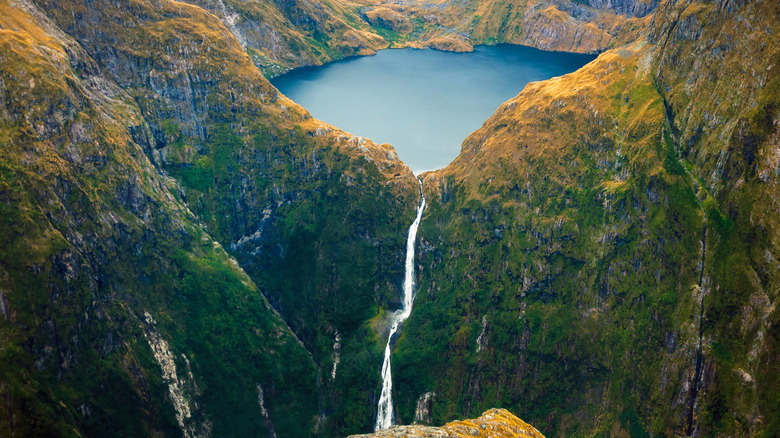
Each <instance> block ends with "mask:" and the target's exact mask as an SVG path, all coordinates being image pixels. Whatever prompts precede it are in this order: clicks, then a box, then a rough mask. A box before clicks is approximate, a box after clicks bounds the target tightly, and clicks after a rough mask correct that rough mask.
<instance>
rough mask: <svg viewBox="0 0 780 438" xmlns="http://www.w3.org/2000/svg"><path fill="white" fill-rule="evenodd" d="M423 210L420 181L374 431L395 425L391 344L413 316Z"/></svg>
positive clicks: (392, 319) (423, 198)
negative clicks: (416, 244)
mask: <svg viewBox="0 0 780 438" xmlns="http://www.w3.org/2000/svg"><path fill="white" fill-rule="evenodd" d="M423 210H425V195H423V192H422V181H420V206H419V207H418V208H417V217H415V218H414V222H412V226H411V227H409V236H408V237H407V238H406V265H405V276H404V300H403V303H402V304H401V308H400V309H398V310H396V311H395V312H393V315H392V316H391V317H390V334H389V335H388V337H387V345H386V346H385V358H384V361H383V362H382V393H381V395H380V396H379V405H378V407H377V414H376V424H375V426H374V430H375V431H377V430H382V429H387V428H388V427H390V426H392V425H393V373H392V370H391V369H390V342H391V341H392V340H393V335H395V333H396V332H397V331H398V327H399V326H400V325H401V323H403V322H404V321H406V319H407V318H409V315H411V314H412V302H413V300H414V242H415V239H416V238H417V227H419V226H420V220H421V219H422V214H423Z"/></svg>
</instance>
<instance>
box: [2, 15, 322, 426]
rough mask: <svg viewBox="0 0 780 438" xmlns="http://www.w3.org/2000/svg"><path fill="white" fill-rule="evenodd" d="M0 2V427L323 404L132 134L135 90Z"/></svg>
mask: <svg viewBox="0 0 780 438" xmlns="http://www.w3.org/2000/svg"><path fill="white" fill-rule="evenodd" d="M0 9H2V13H1V14H0V23H2V33H3V37H2V48H1V49H0V50H1V52H0V53H1V54H0V56H1V57H2V59H3V63H2V65H3V74H2V78H3V81H2V95H3V102H4V106H3V110H2V117H1V119H2V125H1V126H2V128H0V133H2V139H3V141H2V144H3V157H2V159H1V160H0V163H1V164H0V168H2V178H0V184H1V186H0V187H2V189H1V190H0V193H2V201H3V202H2V203H1V204H0V205H2V209H3V210H2V226H0V232H2V239H1V240H2V241H3V245H2V252H1V253H0V260H1V262H0V273H2V274H1V275H0V294H1V295H0V299H1V300H2V313H3V317H2V318H0V324H1V326H0V327H1V328H0V330H2V339H3V341H2V347H1V348H0V361H2V362H1V364H0V373H1V374H0V391H2V396H3V399H4V400H5V403H3V406H2V415H0V431H2V435H4V436H83V435H112V436H138V435H156V434H164V435H181V434H182V433H184V434H185V435H187V436H191V435H193V434H198V435H200V434H203V433H205V432H208V431H213V432H214V433H231V434H232V433H242V431H243V432H248V431H250V430H252V431H262V430H266V431H268V430H269V428H273V427H275V428H276V429H277V430H278V431H279V432H281V433H285V434H288V433H289V434H298V433H305V431H306V430H307V429H308V427H307V425H305V424H303V425H302V424H300V423H296V422H292V421H290V419H289V416H288V414H285V412H288V411H289V410H290V409H298V410H300V411H301V412H309V415H311V416H313V415H314V414H315V409H316V399H315V398H314V397H312V396H311V394H310V393H308V392H307V391H306V389H307V388H310V387H311V386H312V385H314V384H315V373H316V371H315V366H314V364H313V362H312V361H311V360H310V358H309V356H308V354H307V353H306V350H305V349H304V348H303V347H302V346H301V345H300V344H299V342H298V341H297V340H296V339H295V337H294V335H293V334H292V333H291V332H290V330H289V329H288V328H287V326H286V324H285V323H284V322H283V321H282V320H281V318H279V316H278V315H277V314H276V313H275V312H273V311H272V310H271V309H270V307H269V306H268V304H267V302H266V300H265V299H264V298H263V296H262V295H261V294H260V292H259V291H258V289H257V287H256V286H255V285H254V283H252V281H251V280H250V279H249V278H248V277H247V276H246V274H245V273H244V272H243V271H241V270H240V269H239V268H238V267H237V266H236V265H235V262H234V261H233V260H232V259H230V257H229V256H228V255H227V254H226V253H225V251H224V250H222V248H221V247H220V246H219V244H217V243H216V242H214V241H213V240H212V239H211V238H210V237H209V236H208V235H207V234H206V233H204V231H203V230H202V229H201V227H200V226H199V224H198V222H197V220H196V219H195V218H194V217H193V215H192V214H191V213H190V212H189V211H188V210H187V208H186V206H185V205H184V204H183V203H182V202H181V201H180V200H178V199H176V197H174V196H173V195H172V192H171V189H172V188H173V187H175V184H174V183H173V182H172V181H171V180H169V179H167V178H165V177H162V176H161V175H160V174H159V173H158V172H157V171H156V169H155V168H154V167H153V166H152V164H151V163H150V162H149V160H148V159H147V158H146V155H144V151H143V149H142V148H140V147H139V146H138V145H137V144H136V143H134V142H133V141H132V138H131V135H130V132H129V131H128V124H129V125H131V126H132V125H133V124H134V123H139V122H140V120H141V114H140V111H139V110H138V108H137V107H136V106H135V105H134V104H133V101H132V100H131V99H130V98H129V97H128V96H127V95H126V94H125V93H124V92H123V91H122V90H121V89H120V88H118V87H117V86H116V85H114V84H112V83H111V82H110V81H107V80H106V79H105V77H103V76H101V74H100V69H99V67H98V65H97V64H96V63H95V61H94V60H93V59H92V58H90V57H89V55H88V54H87V53H86V52H84V50H83V49H82V48H81V47H80V46H79V45H78V44H77V43H76V42H75V41H73V40H72V39H71V38H69V37H68V36H67V35H65V34H64V33H62V32H61V31H59V30H58V29H57V28H56V27H55V26H54V25H53V24H52V23H51V22H50V21H49V20H47V19H46V18H45V17H44V16H43V15H42V13H41V12H40V10H37V9H36V8H35V7H33V6H32V5H30V4H28V3H16V4H14V5H13V6H11V5H10V4H9V3H8V2H3V3H0ZM238 349H240V350H242V351H244V354H243V355H242V356H241V358H240V359H239V360H235V361H231V362H225V361H223V356H224V355H225V354H228V355H233V354H234V353H233V352H235V351H237V350H238ZM281 358H286V360H289V361H290V363H288V364H282V361H281ZM259 391H265V394H266V399H265V403H264V404H259V403H258V392H259ZM293 407H294V408H293ZM234 415H235V416H236V417H237V418H238V419H239V420H236V418H233V419H232V420H231V417H232V416H234ZM269 415H270V417H269ZM271 419H273V420H274V421H275V424H272V423H271V421H270V420H271Z"/></svg>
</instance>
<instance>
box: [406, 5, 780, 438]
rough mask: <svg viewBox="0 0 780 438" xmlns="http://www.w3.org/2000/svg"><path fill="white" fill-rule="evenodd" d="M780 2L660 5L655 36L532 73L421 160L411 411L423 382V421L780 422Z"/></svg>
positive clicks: (677, 427)
mask: <svg viewBox="0 0 780 438" xmlns="http://www.w3.org/2000/svg"><path fill="white" fill-rule="evenodd" d="M776 8H777V5H776V4H774V3H772V2H750V3H748V4H736V3H733V2H726V3H723V2H721V3H705V2H701V3H700V2H676V3H674V4H670V3H665V4H662V5H661V6H659V9H658V11H657V12H656V15H655V17H654V20H655V22H654V27H653V30H652V32H651V36H650V38H649V39H648V41H640V42H638V43H635V44H633V45H631V46H627V47H623V48H620V49H616V50H613V51H610V52H607V53H605V54H602V55H601V56H600V57H599V58H598V59H597V60H595V61H594V62H592V63H591V64H589V65H587V66H585V67H584V68H583V69H581V70H579V71H577V72H575V73H572V74H570V75H567V76H564V77H562V78H555V79H552V80H549V81H545V82H541V83H535V84H529V85H528V86H527V87H526V89H525V90H524V91H523V92H522V93H521V94H520V95H518V97H516V98H515V99H512V100H511V101H509V102H507V103H505V104H504V105H502V107H501V108H500V109H499V110H498V112H497V113H496V114H495V115H494V116H493V117H491V119H489V120H488V121H487V122H486V123H485V125H484V126H483V127H482V128H481V129H480V130H478V131H476V132H475V133H473V134H472V135H471V136H470V137H469V138H468V139H467V140H466V141H465V142H464V145H463V150H462V153H461V155H460V156H459V157H458V158H457V159H456V160H455V161H454V162H453V163H452V164H451V165H450V166H449V167H447V168H445V169H443V170H441V171H438V172H434V173H431V174H427V175H426V176H425V186H426V190H427V192H428V195H429V196H428V197H429V198H430V199H431V203H430V204H431V205H430V207H429V209H428V211H427V214H426V217H425V218H424V219H423V222H422V225H421V228H420V233H421V236H422V239H423V240H422V243H421V248H422V254H421V256H420V270H421V271H420V272H421V273H420V276H421V279H420V282H419V284H420V286H419V290H418V295H417V303H416V304H415V312H414V313H413V314H412V316H411V318H410V319H409V320H408V321H407V323H406V327H404V334H403V336H402V338H401V339H400V340H399V342H398V347H397V350H396V353H395V355H394V358H395V359H394V363H393V367H394V370H395V375H396V378H397V380H398V382H397V383H396V386H397V395H396V399H397V400H398V403H399V414H400V416H401V419H402V421H405V422H406V421H410V420H411V419H412V417H413V413H414V409H415V406H416V403H417V399H418V397H420V396H421V395H422V394H425V393H428V392H434V393H436V399H435V401H434V407H433V419H434V421H435V422H438V421H444V420H447V419H451V418H456V417H457V416H460V415H467V416H468V415H474V414H475V413H477V412H479V411H481V410H483V409H485V408H487V407H490V406H496V405H501V406H504V407H507V408H510V409H511V410H512V411H513V412H515V413H517V414H519V415H521V416H522V417H523V418H527V419H529V420H530V421H531V422H532V423H534V424H535V425H536V426H537V427H539V428H540V430H543V431H545V433H547V434H549V435H571V434H576V435H579V434H594V433H595V434H607V433H609V434H612V435H621V434H624V433H630V434H631V435H636V434H642V433H652V434H695V435H699V436H703V435H709V434H712V433H715V431H720V432H721V433H725V434H727V435H739V436H748V435H755V434H757V433H759V432H761V431H764V433H766V434H767V435H768V436H771V435H772V434H773V433H775V432H774V431H775V430H776V427H777V423H776V422H775V421H776V420H774V418H776V412H777V404H776V403H777V401H776V397H773V394H774V393H776V392H777V388H776V385H777V380H776V378H775V377H774V376H775V374H776V373H774V371H772V370H773V366H772V364H773V363H774V362H775V361H776V359H777V337H776V335H774V334H772V333H776V332H777V330H776V321H777V315H778V314H777V309H776V306H775V304H774V303H775V300H776V298H777V296H776V295H777V293H776V291H777V280H776V278H777V277H776V276H777V264H776V263H775V262H774V260H775V259H776V254H777V251H778V246H777V241H776V239H775V236H777V235H778V234H779V233H778V229H777V225H776V218H777V215H776V212H777V211H778V210H777V193H778V192H777V187H776V185H775V184H776V177H777V161H776V159H775V158H776V154H777V109H776V108H777V107H776V102H777V99H778V93H777V89H776V86H775V85H776V80H777V74H776V73H775V70H776V68H775V65H774V64H775V63H776V60H777V59H778V47H777V39H776V38H773V37H771V35H776V34H777V30H778V20H777V16H778V14H777V9H776ZM691 51H692V52H693V53H694V54H699V55H698V56H690V55H688V53H690V52H691ZM751 59H754V60H755V63H753V64H751V63H750V61H749V60H751ZM745 60H747V61H745ZM746 65H750V66H751V67H749V68H745V66H746ZM753 66H754V67H753ZM702 96H703V97H704V98H702ZM443 369H446V370H448V371H447V372H446V373H442V372H441V370H443Z"/></svg>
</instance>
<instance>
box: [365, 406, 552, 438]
mask: <svg viewBox="0 0 780 438" xmlns="http://www.w3.org/2000/svg"><path fill="white" fill-rule="evenodd" d="M415 437H419V438H434V437H436V438H438V437H441V438H467V437H478V438H544V435H542V434H541V433H540V432H539V431H538V430H536V429H534V427H533V426H531V425H530V424H528V423H526V422H524V421H523V420H521V419H519V418H517V417H515V416H514V415H512V414H511V413H510V412H509V411H507V410H505V409H490V410H489V411H486V412H485V413H483V414H482V415H481V416H480V417H478V418H475V419H473V420H461V421H453V422H451V423H447V424H446V425H444V426H442V427H430V426H416V425H413V426H393V427H391V428H389V429H384V430H380V431H377V432H374V433H371V434H366V435H353V436H352V437H351V438H415Z"/></svg>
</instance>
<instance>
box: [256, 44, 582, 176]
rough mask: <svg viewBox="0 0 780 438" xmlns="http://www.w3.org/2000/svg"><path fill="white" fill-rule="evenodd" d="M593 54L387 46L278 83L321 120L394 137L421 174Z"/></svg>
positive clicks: (386, 139)
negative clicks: (503, 110)
mask: <svg viewBox="0 0 780 438" xmlns="http://www.w3.org/2000/svg"><path fill="white" fill-rule="evenodd" d="M594 58H595V56H593V55H583V54H574V53H564V52H546V51H542V50H537V49H533V48H530V47H524V46H515V45H508V44H501V45H495V46H476V47H475V48H474V51H473V52H467V53H452V52H441V51H436V50H431V49H411V48H407V49H390V50H381V51H379V52H377V54H376V55H373V56H364V57H356V58H349V59H345V60H342V61H337V62H334V63H330V64H326V65H324V66H318V67H305V68H301V69H296V70H293V71H291V72H289V73H287V74H285V75H282V76H279V77H277V78H275V79H273V80H272V81H271V82H272V83H273V84H274V85H275V86H276V87H277V88H278V89H279V90H280V91H281V92H282V93H284V94H285V95H286V96H287V97H289V98H290V99H292V100H293V101H295V102H297V103H299V104H300V105H303V107H304V108H306V109H308V110H309V112H310V113H311V114H312V116H314V117H315V118H317V119H320V120H322V121H325V122H327V123H329V124H332V125H335V126H337V127H339V128H341V129H343V130H345V131H347V132H350V133H352V134H354V135H358V136H361V137H366V138H370V139H371V140H373V141H374V142H377V143H389V144H391V145H393V147H394V148H395V150H396V151H397V152H398V156H399V158H400V159H401V160H403V161H404V162H405V163H406V164H407V165H409V167H410V168H411V169H412V171H414V173H416V174H419V173H421V172H424V171H428V170H435V169H439V168H442V167H445V166H446V165H447V164H449V163H450V162H451V161H452V160H453V159H454V158H455V157H456V156H457V155H458V153H459V152H460V145H461V143H462V142H463V140H465V139H466V137H467V136H468V135H469V134H470V133H472V132H473V131H475V130H476V129H478V128H479V127H480V126H482V123H483V122H484V121H485V120H487V119H488V118H489V117H490V116H491V115H492V114H493V113H494V112H495V111H496V109H497V108H498V106H499V105H501V104H502V103H503V102H505V101H507V100H509V99H511V98H513V97H514V96H516V95H517V94H518V93H519V92H520V91H522V89H523V88H524V87H525V85H526V84H527V83H529V82H533V81H541V80H546V79H549V78H552V77H555V76H561V75H564V74H567V73H570V72H573V71H575V70H577V69H579V68H580V67H582V66H583V65H585V64H586V63H588V62H590V61H591V60H593V59H594Z"/></svg>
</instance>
